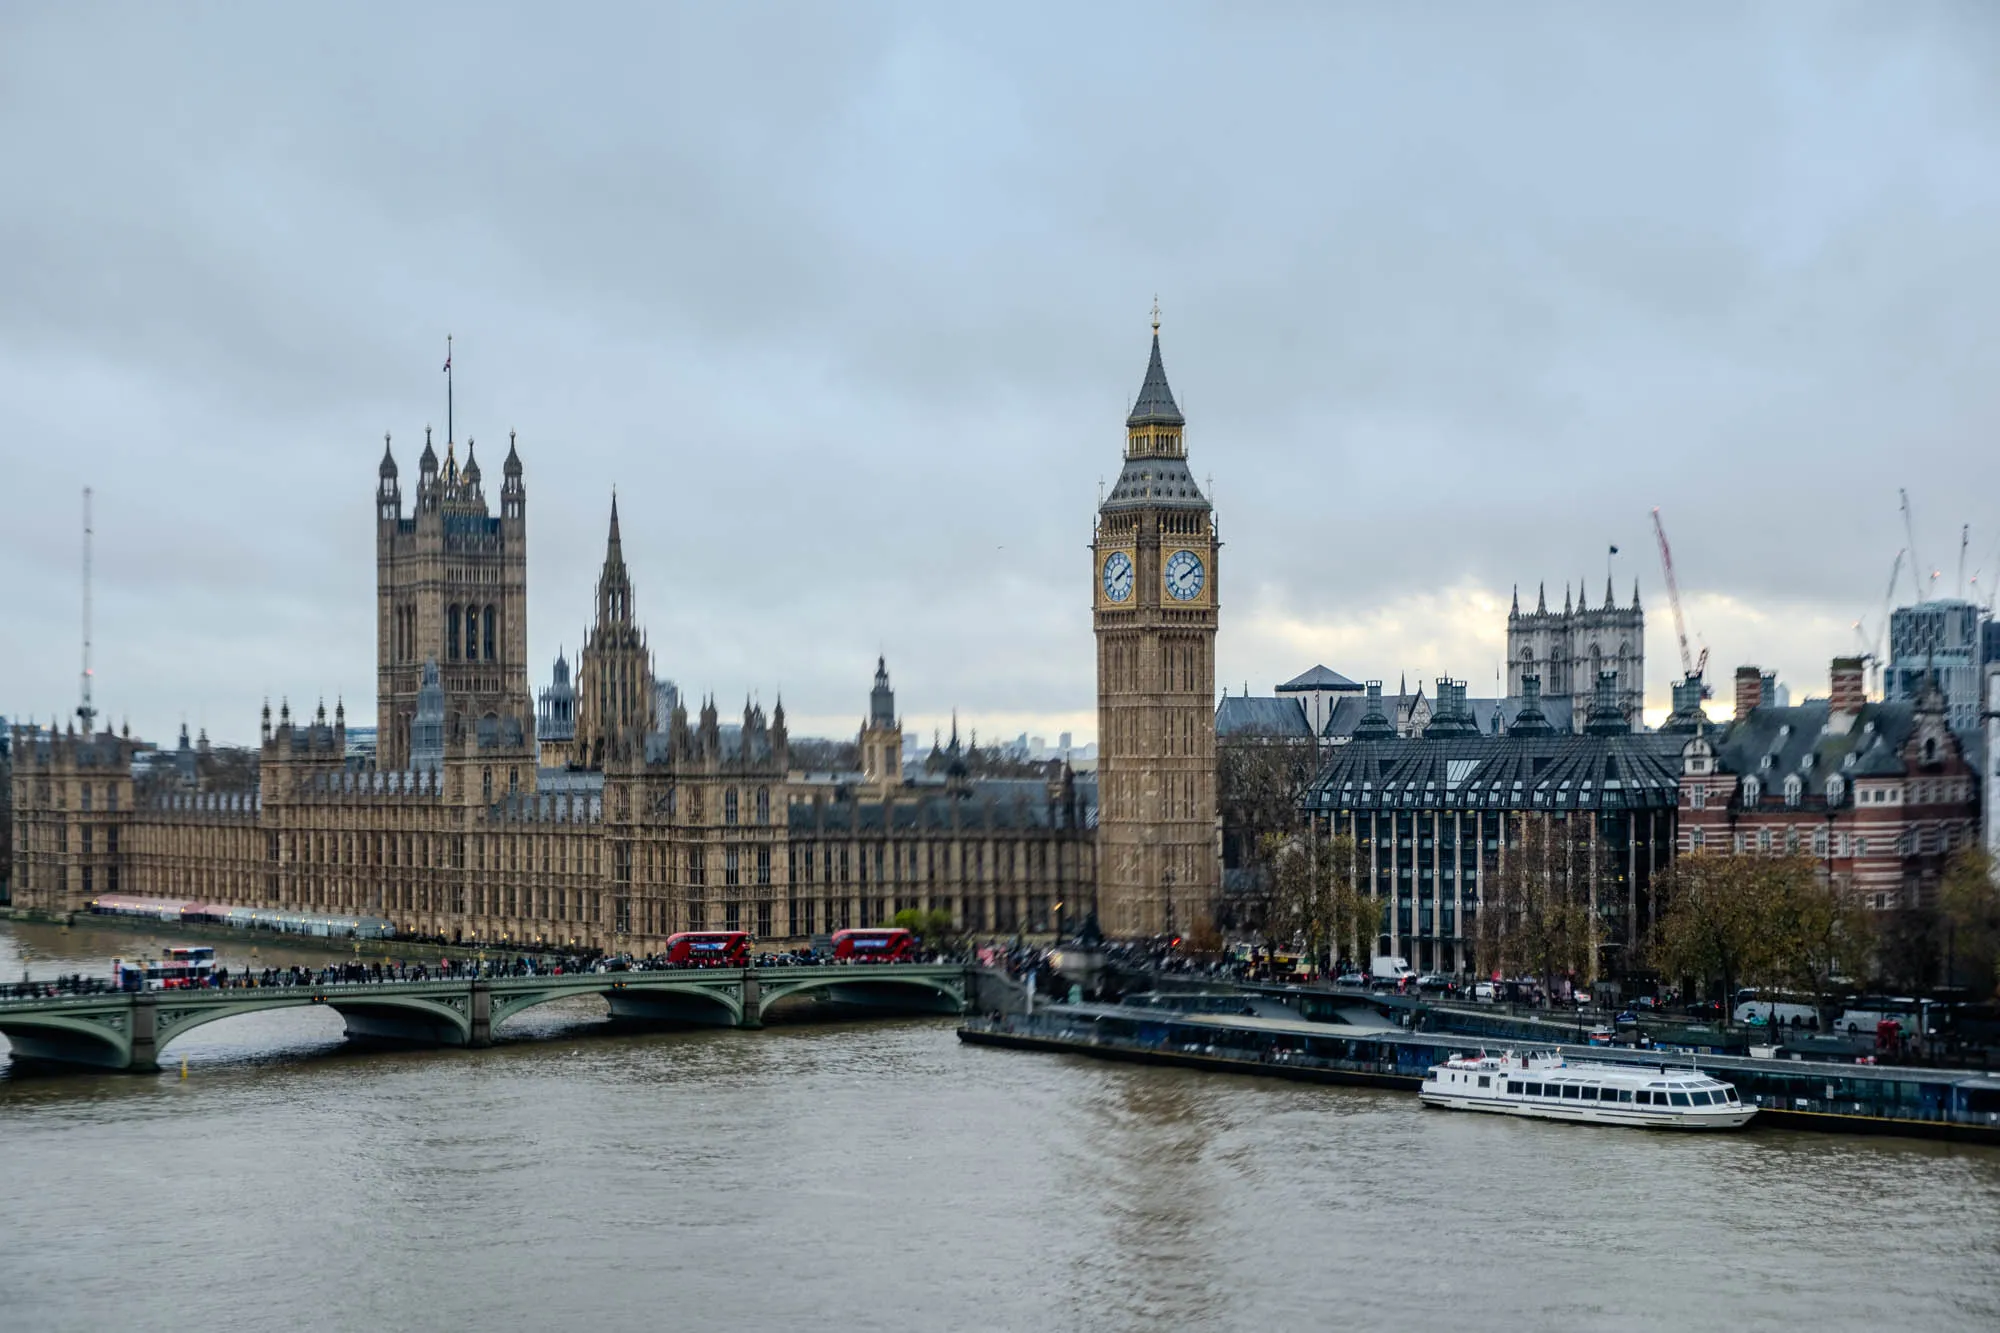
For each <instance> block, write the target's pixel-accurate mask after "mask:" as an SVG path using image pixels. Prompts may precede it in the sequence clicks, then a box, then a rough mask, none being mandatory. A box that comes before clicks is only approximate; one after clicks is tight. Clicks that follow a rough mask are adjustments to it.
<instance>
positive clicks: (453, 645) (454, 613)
mask: <svg viewBox="0 0 2000 1333" xmlns="http://www.w3.org/2000/svg"><path fill="white" fill-rule="evenodd" d="M444 632H445V648H444V655H445V659H446V660H447V661H452V662H456V661H457V660H458V607H457V606H455V605H454V606H453V607H451V608H450V609H449V610H447V611H446V612H445V613H444Z"/></svg>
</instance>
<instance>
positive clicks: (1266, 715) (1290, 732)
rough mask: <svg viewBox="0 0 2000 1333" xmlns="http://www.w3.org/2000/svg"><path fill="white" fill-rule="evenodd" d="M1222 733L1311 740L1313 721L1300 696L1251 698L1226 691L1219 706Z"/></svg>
mask: <svg viewBox="0 0 2000 1333" xmlns="http://www.w3.org/2000/svg"><path fill="white" fill-rule="evenodd" d="M1215 734H1216V735H1218V736H1264V737H1269V738H1271V739H1273V740H1301V741H1310V740H1311V739H1312V738H1313V733H1312V724H1311V723H1309V722H1307V721H1306V710H1305V709H1304V708H1303V707H1301V706H1300V705H1299V701H1298V700H1297V699H1250V698H1244V697H1242V696H1240V695H1234V694H1231V695H1225V696H1223V700H1222V702H1221V704H1220V705H1218V706H1217V707H1216V710H1215Z"/></svg>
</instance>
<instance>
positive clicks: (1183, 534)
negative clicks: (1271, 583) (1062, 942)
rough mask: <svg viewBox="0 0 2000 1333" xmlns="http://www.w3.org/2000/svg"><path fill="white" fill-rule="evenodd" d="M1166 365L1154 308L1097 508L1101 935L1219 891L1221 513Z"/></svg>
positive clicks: (1195, 904) (1193, 907)
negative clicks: (1195, 461) (1206, 489)
mask: <svg viewBox="0 0 2000 1333" xmlns="http://www.w3.org/2000/svg"><path fill="white" fill-rule="evenodd" d="M1186 426H1187V420H1186V418H1184V417H1183V416H1181V411H1180V408H1179V407H1177V406H1175V404H1174V395H1173V390H1171V389H1170V388H1168V387H1167V372H1166V367H1165V366H1164V365H1163V364H1162V363H1161V361H1160V320H1159V310H1158V308H1157V307H1155V309H1154V312H1153V354H1152V358H1151V359H1150V360H1149V361H1148V362H1147V363H1146V380H1145V383H1144V384H1143V385H1141V386H1140V389H1139V400H1138V402H1137V403H1135V404H1134V405H1133V407H1132V415H1131V416H1129V417H1127V418H1126V420H1125V466H1124V468H1123V470H1122V471H1120V472H1119V474H1118V484H1117V485H1115V486H1113V487H1112V488H1111V493H1110V494H1109V495H1107V496H1106V497H1105V499H1104V503H1103V504H1101V505H1100V506H1098V510H1097V534H1096V540H1095V541H1093V542H1092V543H1091V547H1090V554H1091V582H1092V585H1093V587H1094V589H1095V591H1094V593H1093V603H1094V605H1095V607H1096V614H1095V617H1094V619H1095V623H1096V630H1097V753H1098V761H1097V773H1098V826H1097V877H1098V910H1099V912H1100V914H1101V916H1102V921H1101V923H1100V924H1101V925H1102V926H1103V928H1104V930H1105V931H1106V933H1108V934H1111V935H1116V936H1122V937H1126V938H1131V937H1134V936H1148V935H1160V934H1178V933H1180V932H1183V931H1185V930H1186V929H1187V928H1188V927H1189V925H1190V924H1191V923H1192V922H1193V921H1194V920H1195V919H1197V918H1199V917H1206V916H1207V915H1208V913H1209V911H1210V910H1211V907H1212V905H1213V904H1214V903H1215V901H1216V899H1217V896H1218V894H1219V892H1220V889H1221V863H1220V860H1219V858H1218V856H1217V849H1216V822H1215V821H1216V804H1215V628H1216V607H1217V604H1218V602H1219V600H1220V596H1221V589H1220V585H1219V580H1218V577H1217V569H1216V552H1217V549H1218V548H1219V547H1220V545H1221V543H1220V542H1218V541H1217V540H1216V538H1215V523H1214V516H1213V515H1212V514H1211V513H1210V510H1209V504H1208V500H1207V498H1206V497H1204V496H1203V495H1202V493H1201V488H1200V487H1199V486H1197V485H1196V484H1195V480H1194V476H1193V474H1192V473H1190V472H1189V471H1188V465H1187V445H1186V442H1185V439H1184V435H1183V432H1184V431H1185V429H1186Z"/></svg>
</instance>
